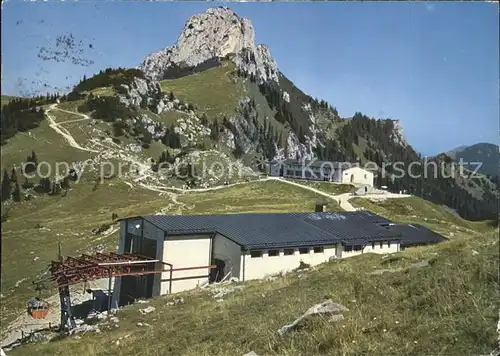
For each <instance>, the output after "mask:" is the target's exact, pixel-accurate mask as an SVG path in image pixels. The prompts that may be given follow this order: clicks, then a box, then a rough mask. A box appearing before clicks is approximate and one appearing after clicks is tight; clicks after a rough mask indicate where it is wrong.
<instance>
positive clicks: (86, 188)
mask: <svg viewBox="0 0 500 356" xmlns="http://www.w3.org/2000/svg"><path fill="white" fill-rule="evenodd" d="M109 183H111V184H107V185H106V186H98V189H97V190H95V191H94V190H93V184H91V183H81V184H78V185H77V186H76V185H73V189H72V190H70V191H69V193H68V195H67V196H66V197H59V196H57V197H50V196H41V197H39V198H36V199H35V200H33V201H29V202H22V203H19V204H13V205H12V207H11V209H10V210H9V219H8V221H7V222H5V223H4V224H2V225H3V226H2V229H3V231H2V232H3V234H2V242H3V248H4V249H5V250H4V251H8V253H5V254H4V255H3V260H2V267H3V268H2V271H3V274H2V293H3V294H4V296H5V298H4V299H2V301H3V307H6V308H7V310H8V312H5V311H4V312H3V313H2V315H1V318H2V319H1V320H2V322H8V321H9V320H11V319H12V318H13V317H14V316H15V315H17V314H18V313H19V308H23V307H24V305H25V303H26V301H27V300H28V299H29V298H31V297H33V293H34V291H33V290H32V289H31V287H30V284H31V280H32V279H33V277H34V276H35V275H36V274H37V273H39V272H41V271H42V270H44V266H46V265H47V264H48V263H50V261H51V260H52V259H55V258H56V257H57V243H58V241H59V240H61V241H62V244H63V245H62V246H63V250H64V251H63V252H65V254H66V255H78V254H80V253H83V252H84V251H85V250H87V249H89V248H90V247H91V246H95V245H98V244H104V245H105V246H107V247H108V248H107V250H109V251H114V250H116V246H115V245H116V243H117V241H118V235H117V234H113V235H111V236H109V237H108V238H106V239H99V237H95V236H93V235H92V233H91V230H92V229H94V228H97V227H99V226H101V224H104V223H110V222H111V215H112V213H116V214H118V216H119V217H124V216H132V215H140V214H154V213H155V212H157V211H159V210H160V209H162V208H165V207H167V206H168V205H169V204H170V203H171V201H170V199H168V197H165V196H161V197H160V196H159V193H156V192H150V191H145V190H140V189H134V190H130V189H129V187H128V186H127V185H125V184H123V183H120V182H118V181H113V180H112V181H109ZM316 199H317V195H316V194H314V193H312V192H309V191H307V190H301V189H298V188H294V187H291V186H288V185H285V184H283V183H279V182H260V183H259V182H255V183H250V184H248V185H243V186H235V187H230V188H225V189H222V190H218V191H211V192H204V193H192V194H185V195H181V196H179V198H178V200H179V201H180V202H181V203H184V204H185V205H184V207H175V208H172V209H171V210H170V212H169V213H176V214H179V213H183V214H202V213H210V212H211V213H231V212H236V211H240V212H241V211H246V212H259V211H275V212H277V211H281V212H287V211H310V210H312V209H313V208H314V203H315V201H316ZM37 224H40V225H42V226H43V227H44V228H48V229H50V230H45V229H39V228H37ZM31 252H33V253H31ZM35 257H39V259H38V260H37V261H33V259H34V258H35ZM26 266H29V268H26ZM22 278H28V279H29V280H28V281H26V282H24V283H23V284H21V287H20V288H18V289H15V291H14V292H11V291H10V290H12V289H13V288H14V285H15V283H16V282H17V281H18V280H20V279H22Z"/></svg>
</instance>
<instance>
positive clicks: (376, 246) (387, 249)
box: [363, 241, 400, 254]
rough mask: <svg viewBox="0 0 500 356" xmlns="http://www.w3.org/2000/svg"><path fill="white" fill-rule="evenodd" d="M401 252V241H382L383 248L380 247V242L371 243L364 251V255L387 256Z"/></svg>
mask: <svg viewBox="0 0 500 356" xmlns="http://www.w3.org/2000/svg"><path fill="white" fill-rule="evenodd" d="M389 245H390V246H389ZM399 250H400V248H399V241H382V246H380V242H374V243H369V244H368V245H366V246H365V248H364V249H363V253H381V254H386V253H394V252H398V251H399Z"/></svg>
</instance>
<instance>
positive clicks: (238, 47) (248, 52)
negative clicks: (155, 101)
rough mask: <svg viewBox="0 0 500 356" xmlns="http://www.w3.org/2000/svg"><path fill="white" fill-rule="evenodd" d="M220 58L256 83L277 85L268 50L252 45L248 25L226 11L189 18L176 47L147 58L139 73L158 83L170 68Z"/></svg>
mask: <svg viewBox="0 0 500 356" xmlns="http://www.w3.org/2000/svg"><path fill="white" fill-rule="evenodd" d="M221 58H231V59H232V60H233V61H234V63H235V64H236V65H237V66H238V68H239V69H240V70H243V71H245V72H247V73H249V74H253V75H255V77H256V79H257V80H258V81H267V80H274V81H276V82H277V81H278V66H277V64H276V62H275V61H274V59H273V57H272V56H271V52H270V51H269V48H268V47H267V46H264V45H256V44H255V33H254V29H253V26H252V24H251V22H250V21H249V20H247V19H244V18H241V17H239V16H238V15H237V14H235V13H234V12H233V11H232V10H231V9H230V8H228V7H216V8H210V9H208V10H207V11H205V12H204V13H202V14H197V15H193V16H191V17H190V18H189V19H188V21H187V22H186V24H185V26H184V28H183V30H182V32H181V34H180V36H179V37H178V39H177V42H176V44H175V45H173V46H171V47H167V48H165V49H164V50H161V51H159V52H155V53H152V54H150V55H148V56H147V57H146V58H145V59H144V61H143V62H142V63H141V65H140V66H139V69H141V70H142V71H143V72H144V73H145V74H146V75H147V76H148V77H150V78H152V79H155V80H161V79H163V76H164V74H165V72H166V70H167V69H168V68H170V67H172V66H178V67H183V68H185V67H196V66H198V65H200V64H203V63H206V62H207V61H211V60H214V59H221Z"/></svg>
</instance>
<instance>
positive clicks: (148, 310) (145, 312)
mask: <svg viewBox="0 0 500 356" xmlns="http://www.w3.org/2000/svg"><path fill="white" fill-rule="evenodd" d="M155 310H156V308H155V307H152V306H151V305H150V306H148V307H147V308H144V309H139V312H140V313H141V314H149V313H151V312H154V311H155Z"/></svg>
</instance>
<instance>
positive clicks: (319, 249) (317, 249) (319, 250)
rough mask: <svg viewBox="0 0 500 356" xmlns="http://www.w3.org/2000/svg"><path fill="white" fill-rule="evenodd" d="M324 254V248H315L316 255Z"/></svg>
mask: <svg viewBox="0 0 500 356" xmlns="http://www.w3.org/2000/svg"><path fill="white" fill-rule="evenodd" d="M323 252H324V248H323V246H316V247H314V253H323Z"/></svg>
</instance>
